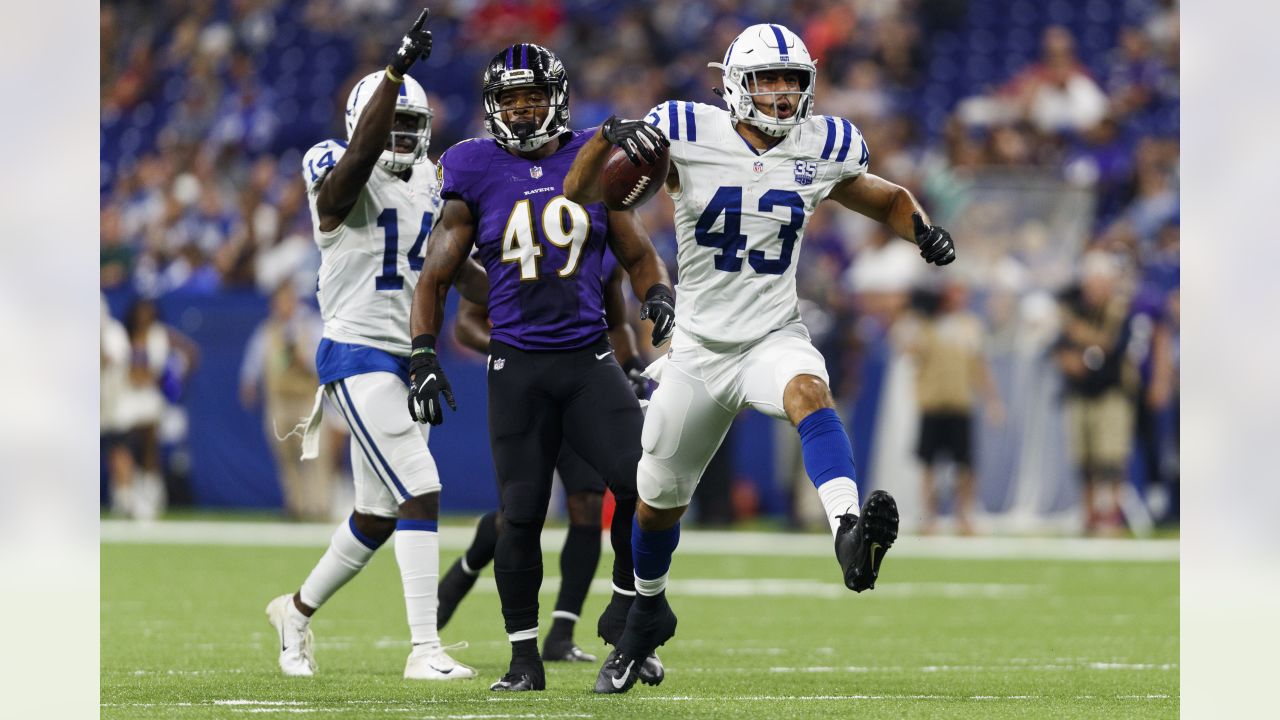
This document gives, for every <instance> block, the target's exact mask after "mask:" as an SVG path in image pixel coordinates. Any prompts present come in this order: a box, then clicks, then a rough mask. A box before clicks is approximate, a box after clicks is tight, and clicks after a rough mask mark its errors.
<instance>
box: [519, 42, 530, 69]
mask: <svg viewBox="0 0 1280 720" xmlns="http://www.w3.org/2000/svg"><path fill="white" fill-rule="evenodd" d="M520 67H522V68H527V67H529V44H528V43H521V44H520Z"/></svg>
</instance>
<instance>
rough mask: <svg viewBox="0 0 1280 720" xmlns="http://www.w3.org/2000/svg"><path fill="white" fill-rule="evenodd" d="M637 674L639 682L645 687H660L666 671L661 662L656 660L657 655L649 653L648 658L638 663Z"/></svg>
mask: <svg viewBox="0 0 1280 720" xmlns="http://www.w3.org/2000/svg"><path fill="white" fill-rule="evenodd" d="M637 674H638V675H639V677H640V682H642V683H644V684H645V685H661V684H662V680H663V679H664V678H666V677H667V669H666V668H664V667H663V666H662V660H660V659H658V653H649V657H647V658H645V659H644V662H642V663H640V670H639V671H638V673H637Z"/></svg>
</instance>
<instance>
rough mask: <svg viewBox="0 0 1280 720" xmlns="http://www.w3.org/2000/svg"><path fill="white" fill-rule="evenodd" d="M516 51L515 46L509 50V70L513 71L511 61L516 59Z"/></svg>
mask: <svg viewBox="0 0 1280 720" xmlns="http://www.w3.org/2000/svg"><path fill="white" fill-rule="evenodd" d="M515 49H516V46H515V45H512V46H511V47H509V48H507V69H508V70H510V69H511V61H512V60H513V59H514V55H515Z"/></svg>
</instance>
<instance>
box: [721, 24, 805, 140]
mask: <svg viewBox="0 0 1280 720" xmlns="http://www.w3.org/2000/svg"><path fill="white" fill-rule="evenodd" d="M707 67H713V68H718V69H720V70H721V71H723V73H724V75H723V82H724V91H723V92H722V93H721V97H723V98H724V102H725V104H726V105H728V106H729V114H730V115H732V116H733V118H734V119H735V120H739V121H742V122H746V123H751V124H752V125H755V126H756V127H758V128H760V130H762V131H763V132H765V133H766V134H768V135H772V136H774V137H782V136H784V135H786V134H787V133H789V132H791V129H792V128H794V127H797V126H799V125H802V124H804V123H805V122H806V121H807V120H808V119H809V117H810V116H811V115H812V114H813V90H814V84H815V82H816V81H817V78H818V66H817V63H816V61H814V59H813V58H812V57H810V56H809V48H807V47H805V45H804V41H803V40H801V39H800V36H799V35H796V34H795V33H793V32H791V31H790V30H788V29H787V28H785V27H783V26H782V25H768V24H762V25H752V26H751V27H749V28H747V29H746V30H743V31H742V33H741V34H740V35H738V37H736V38H734V40H733V42H732V43H730V44H729V50H728V51H727V52H725V54H724V62H723V63H715V62H713V63H707ZM765 70H790V71H794V72H797V73H799V74H800V89H799V90H788V91H784V92H761V91H759V90H758V89H757V85H756V73H759V72H761V71H765ZM779 95H799V96H800V99H799V102H797V103H796V108H795V112H794V113H793V114H792V115H791V117H788V118H781V119H780V118H778V117H777V111H776V109H775V111H774V114H773V115H770V114H769V113H767V112H761V111H760V109H759V108H757V107H756V105H755V98H756V97H761V96H763V97H765V98H766V99H767V101H768V102H767V103H766V105H768V106H773V107H775V108H776V103H777V97H778V96H779Z"/></svg>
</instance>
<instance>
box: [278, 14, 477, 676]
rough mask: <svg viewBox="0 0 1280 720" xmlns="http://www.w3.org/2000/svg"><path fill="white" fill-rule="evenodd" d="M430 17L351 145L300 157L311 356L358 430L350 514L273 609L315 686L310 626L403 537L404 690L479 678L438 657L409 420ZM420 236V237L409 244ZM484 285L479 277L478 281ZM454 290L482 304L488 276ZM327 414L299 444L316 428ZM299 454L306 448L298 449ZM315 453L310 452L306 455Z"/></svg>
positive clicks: (362, 113) (381, 84)
mask: <svg viewBox="0 0 1280 720" xmlns="http://www.w3.org/2000/svg"><path fill="white" fill-rule="evenodd" d="M426 18H427V13H426V11H425V10H424V11H423V12H422V15H420V16H419V17H418V20H417V22H416V23H415V24H414V25H413V27H412V29H411V30H410V31H409V32H408V34H406V35H405V36H404V39H403V41H402V43H401V45H400V48H399V50H398V51H397V52H396V54H395V56H394V57H393V58H392V60H391V63H390V64H389V65H388V66H387V68H386V70H385V71H378V72H376V73H372V74H370V75H368V76H366V77H365V78H364V79H362V80H361V81H360V82H359V83H357V84H356V86H355V88H353V89H352V91H351V95H350V97H349V98H348V100H347V116H346V121H347V138H348V140H349V141H350V143H349V144H348V143H347V142H343V141H341V140H326V141H324V142H322V143H319V144H317V145H316V146H314V147H312V148H311V149H310V150H309V151H307V154H306V155H305V156H304V157H303V161H302V179H303V182H305V183H306V187H307V197H308V200H309V201H310V205H311V217H312V223H313V224H314V226H315V239H316V244H317V245H319V246H320V257H321V263H320V278H319V289H318V295H319V299H320V311H321V314H322V315H323V316H324V337H323V339H322V340H321V342H320V347H319V348H318V349H317V351H316V366H317V369H318V370H319V374H320V382H321V384H322V385H323V386H324V392H325V394H326V395H327V396H328V398H329V401H330V402H331V403H332V405H333V406H334V407H336V408H338V409H339V410H340V411H341V413H342V415H343V418H344V419H345V420H346V421H347V424H348V425H349V426H350V429H351V438H352V439H351V459H352V470H353V471H354V478H355V486H356V487H355V509H354V511H353V512H352V513H351V517H350V519H349V520H348V521H347V522H344V523H342V524H341V525H339V526H338V528H337V530H336V531H335V532H334V534H333V539H332V541H331V542H330V545H329V549H328V551H327V552H325V554H324V555H323V557H321V558H320V561H319V562H318V563H317V564H316V566H315V568H314V569H313V570H312V571H311V574H310V575H308V576H307V579H306V580H305V581H304V582H303V584H302V587H301V588H300V589H299V590H298V591H297V592H296V593H291V594H289V595H281V596H280V597H278V598H276V599H275V600H273V601H272V602H271V604H270V605H268V606H267V616H268V618H269V619H270V620H271V623H272V624H273V625H275V626H276V629H277V631H278V632H279V633H280V668H281V670H283V671H284V673H285V674H286V675H304V676H305V675H311V674H313V673H314V672H315V669H316V663H315V657H314V654H313V649H312V641H311V629H310V621H311V616H312V614H313V613H315V612H316V610H318V609H319V608H320V607H321V605H323V604H324V603H325V602H326V601H327V600H328V599H329V598H330V597H332V596H333V594H334V593H336V592H337V591H338V589H339V588H341V587H342V586H343V585H344V584H346V582H347V581H348V580H350V579H351V578H353V577H355V576H356V574H358V573H359V572H360V570H361V569H363V568H364V567H365V565H367V564H368V562H369V560H370V559H371V558H372V557H373V554H374V551H376V550H377V549H378V548H379V547H380V546H381V545H382V544H383V543H384V542H386V541H387V539H388V538H390V537H391V534H392V532H393V531H394V532H395V555H396V562H397V564H399V566H400V575H401V579H402V580H403V582H404V596H405V607H406V610H407V613H408V618H409V628H410V632H411V636H412V642H413V651H412V652H411V654H410V655H409V659H408V661H407V662H406V664H405V670H404V676H405V677H406V678H409V679H423V680H452V679H457V678H469V677H474V676H475V671H474V670H472V669H471V668H469V667H467V666H465V665H461V664H459V663H457V662H454V660H453V659H452V658H450V657H449V655H448V654H447V653H446V652H445V651H444V650H443V649H442V648H441V646H440V638H439V636H438V634H437V632H436V583H437V578H438V576H439V574H440V558H439V539H438V535H437V532H436V523H437V513H438V511H439V505H440V477H439V475H438V473H437V471H436V464H435V460H434V459H433V458H432V457H431V453H430V451H428V449H427V433H426V432H425V429H423V428H420V427H419V426H417V425H415V424H414V423H413V422H412V421H411V420H410V419H409V418H407V417H405V416H404V394H405V387H406V384H407V382H408V370H409V350H410V343H409V333H408V324H409V307H410V304H411V301H412V298H413V289H414V283H415V282H416V280H417V276H418V271H419V270H421V269H422V252H423V250H422V248H423V244H424V243H425V242H426V240H427V237H428V235H429V234H430V232H431V228H432V225H433V218H434V217H435V216H437V215H438V214H439V212H438V210H439V208H438V204H439V196H438V191H437V188H436V178H435V173H434V172H433V168H432V167H431V162H430V161H429V160H427V143H428V141H429V139H430V131H431V110H430V109H429V108H428V107H427V96H426V93H425V92H423V89H422V86H421V85H419V84H418V83H417V81H415V80H414V79H413V78H411V77H409V76H408V74H407V73H408V70H409V68H410V67H412V65H413V64H414V62H415V61H417V60H418V59H420V58H426V57H427V56H428V55H429V54H430V53H431V33H430V31H428V30H426V29H424V28H423V24H424V23H425V21H426ZM415 238H416V240H415ZM477 275H478V277H477ZM468 280H471V281H474V282H475V283H476V285H472V286H470V287H469V289H468V288H467V287H464V285H465V282H464V281H463V280H460V281H459V282H460V284H459V288H460V289H463V290H464V292H465V293H466V294H467V295H469V296H474V297H476V298H478V299H483V298H484V292H485V285H486V282H485V277H484V275H483V273H478V272H477V273H476V275H472V276H469V278H468ZM319 408H320V404H319V402H317V404H316V410H315V411H314V412H313V413H312V417H311V418H310V420H309V421H308V429H307V433H306V436H304V437H305V438H310V437H314V435H313V433H314V431H315V430H316V429H318V427H319V424H318V421H319ZM303 446H304V448H308V447H309V441H308V439H304V442H303ZM313 451H314V447H313V446H311V449H309V450H307V451H305V453H306V454H305V455H304V456H309V455H310V453H311V452H313Z"/></svg>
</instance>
